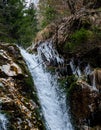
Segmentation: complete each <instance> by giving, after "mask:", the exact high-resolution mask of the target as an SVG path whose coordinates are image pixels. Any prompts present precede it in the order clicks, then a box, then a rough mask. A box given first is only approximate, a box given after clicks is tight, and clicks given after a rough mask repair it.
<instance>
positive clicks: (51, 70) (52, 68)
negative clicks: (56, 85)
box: [47, 66, 56, 74]
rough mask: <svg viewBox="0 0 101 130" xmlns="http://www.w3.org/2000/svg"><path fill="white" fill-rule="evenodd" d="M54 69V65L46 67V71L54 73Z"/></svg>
mask: <svg viewBox="0 0 101 130" xmlns="http://www.w3.org/2000/svg"><path fill="white" fill-rule="evenodd" d="M55 69H56V67H53V66H48V67H47V71H49V72H50V73H51V74H55Z"/></svg>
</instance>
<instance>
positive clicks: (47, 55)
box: [37, 41, 64, 65]
mask: <svg viewBox="0 0 101 130" xmlns="http://www.w3.org/2000/svg"><path fill="white" fill-rule="evenodd" d="M37 51H38V56H39V58H40V61H47V62H48V63H49V64H53V65H57V64H62V63H63V62H64V60H63V58H61V57H60V56H59V54H58V52H57V51H56V50H55V49H54V48H53V46H52V41H50V42H45V43H43V44H41V45H40V46H39V47H38V48H37Z"/></svg>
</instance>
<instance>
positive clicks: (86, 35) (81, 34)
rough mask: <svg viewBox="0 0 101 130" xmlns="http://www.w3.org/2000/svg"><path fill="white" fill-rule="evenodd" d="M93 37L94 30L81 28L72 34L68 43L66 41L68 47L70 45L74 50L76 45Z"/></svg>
mask: <svg viewBox="0 0 101 130" xmlns="http://www.w3.org/2000/svg"><path fill="white" fill-rule="evenodd" d="M91 37H93V32H92V31H90V30H87V29H84V28H81V29H80V30H76V31H75V32H74V33H73V34H71V35H70V39H69V42H68V44H67V43H66V47H68V48H69V49H70V50H73V49H75V47H76V46H78V45H81V44H84V43H85V42H87V41H88V40H89V39H90V38H91ZM67 45H68V46H67Z"/></svg>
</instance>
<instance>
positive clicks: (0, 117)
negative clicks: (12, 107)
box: [0, 113, 8, 130]
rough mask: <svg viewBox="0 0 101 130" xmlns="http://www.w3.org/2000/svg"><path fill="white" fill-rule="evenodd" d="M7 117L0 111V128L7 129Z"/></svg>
mask: <svg viewBox="0 0 101 130" xmlns="http://www.w3.org/2000/svg"><path fill="white" fill-rule="evenodd" d="M7 124H8V121H7V118H6V116H5V115H4V114H1V113H0V130H7Z"/></svg>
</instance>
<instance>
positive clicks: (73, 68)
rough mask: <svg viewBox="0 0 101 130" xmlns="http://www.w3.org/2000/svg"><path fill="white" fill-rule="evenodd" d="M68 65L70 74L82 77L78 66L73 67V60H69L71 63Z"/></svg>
mask: <svg viewBox="0 0 101 130" xmlns="http://www.w3.org/2000/svg"><path fill="white" fill-rule="evenodd" d="M69 64H70V67H71V70H72V73H73V74H74V75H76V76H78V77H80V76H81V75H82V73H81V70H80V68H79V66H77V67H76V65H75V63H74V60H73V59H71V61H70V63H69Z"/></svg>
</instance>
